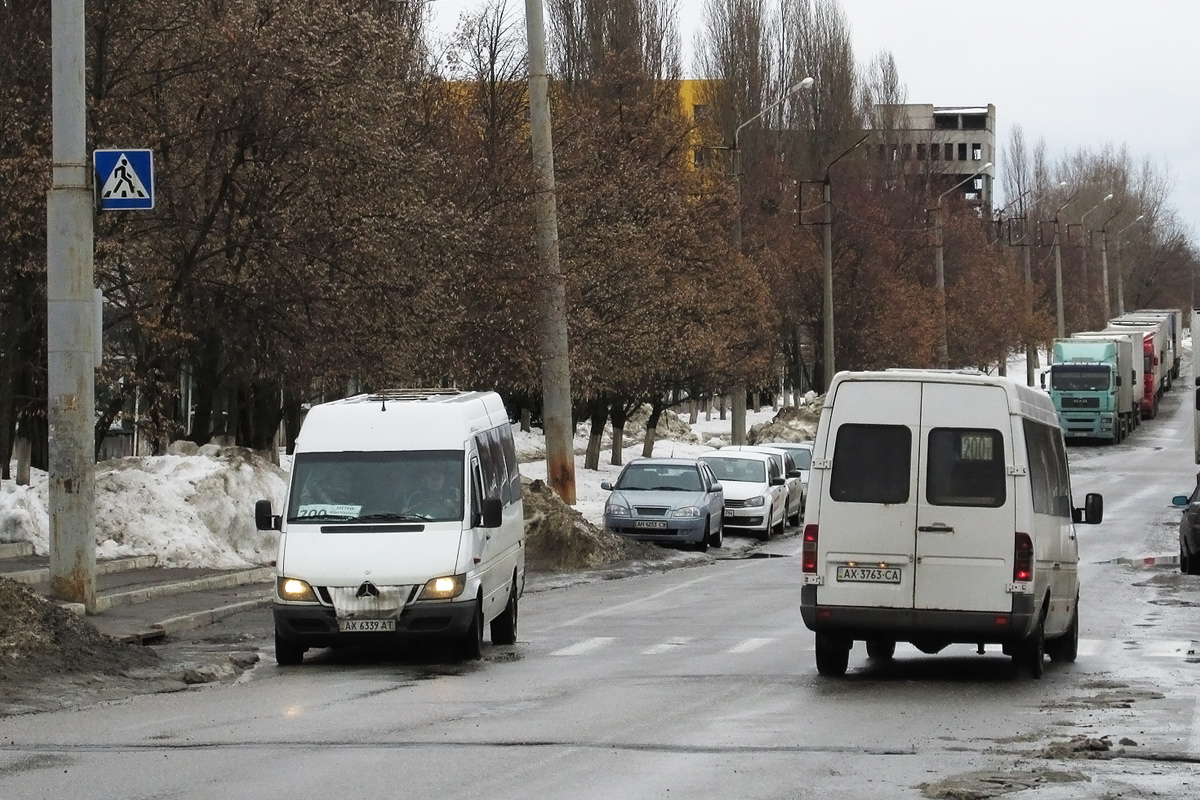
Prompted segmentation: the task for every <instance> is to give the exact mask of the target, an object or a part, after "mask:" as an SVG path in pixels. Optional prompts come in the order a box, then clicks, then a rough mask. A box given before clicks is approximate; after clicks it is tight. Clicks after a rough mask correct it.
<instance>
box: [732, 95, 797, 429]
mask: <svg viewBox="0 0 1200 800" xmlns="http://www.w3.org/2000/svg"><path fill="white" fill-rule="evenodd" d="M812 85H813V79H812V78H805V79H804V80H802V81H800V82H799V83H797V84H795V85H793V86H792V87H791V88H789V89H788V90H787V91H786V92H784V93H783V96H782V97H780V98H779V99H778V100H776V101H775V102H774V103H772V104H771V105H769V106H766V107H765V108H763V109H762V110H761V111H759V112H758V113H757V114H755V115H754V116H752V117H750V119H748V120H746V121H745V122H743V123H742V124H740V125H738V126H737V127H736V128H734V129H733V177H734V180H736V181H737V200H738V202H737V216H736V217H735V219H734V221H733V246H734V250H735V251H736V252H737V255H738V257H741V255H742V149H741V147H739V146H738V140H739V138H740V136H741V133H742V129H743V128H745V127H746V126H747V125H749V124H750V123H752V122H754V121H755V120H757V119H758V118H759V117H761V116H762V115H763V114H766V113H767V112H769V111H773V110H775V109H776V108H778V107H779V106H781V105H783V103H784V102H785V101H786V100H787V99H788V98H789V97H791V96H792V95H794V94H795V93H796V92H798V91H800V90H801V89H807V88H808V87H810V86H812ZM731 399H732V403H731V412H732V413H731V416H732V419H731V420H730V433H729V438H730V442H731V443H732V444H745V443H746V387H745V385H744V384H738V385H737V386H735V387H733V397H732V398H731Z"/></svg>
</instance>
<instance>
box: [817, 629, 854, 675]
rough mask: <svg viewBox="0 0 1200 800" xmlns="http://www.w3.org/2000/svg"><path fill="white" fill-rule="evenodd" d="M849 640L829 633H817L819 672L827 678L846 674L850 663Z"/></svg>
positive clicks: (851, 643) (850, 643) (850, 644)
mask: <svg viewBox="0 0 1200 800" xmlns="http://www.w3.org/2000/svg"><path fill="white" fill-rule="evenodd" d="M853 644H854V642H847V641H846V640H845V639H839V638H838V637H836V636H830V635H829V634H827V633H818V634H817V672H818V673H820V674H821V675H824V676H825V677H827V678H840V677H842V676H843V675H845V674H846V667H847V666H848V665H849V664H850V647H851V646H852V645H853Z"/></svg>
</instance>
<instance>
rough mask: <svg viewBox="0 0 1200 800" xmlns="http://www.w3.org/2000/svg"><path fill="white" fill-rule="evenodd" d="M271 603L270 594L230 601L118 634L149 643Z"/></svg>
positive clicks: (135, 641)
mask: <svg viewBox="0 0 1200 800" xmlns="http://www.w3.org/2000/svg"><path fill="white" fill-rule="evenodd" d="M269 605H271V597H270V595H269V594H266V595H264V596H263V597H261V598H259V599H258V600H243V601H242V602H240V603H230V604H229V605H224V606H218V607H217V608H208V609H205V610H204V611H196V612H193V613H191V614H180V615H179V616H177V617H168V618H166V619H164V620H160V621H158V622H155V623H153V624H152V625H150V627H149V628H146V629H145V630H141V631H135V632H133V633H127V634H123V635H121V636H117V637H115V638H117V639H118V640H120V641H122V642H128V643H130V644H141V645H145V644H149V643H151V642H155V641H158V640H159V639H164V638H166V637H167V636H170V635H172V634H176V633H182V632H183V631H190V630H195V629H196V628H203V627H204V626H206V625H212V624H213V623H215V622H219V621H220V620H222V619H225V618H226V617H231V616H233V615H234V614H241V613H242V612H243V611H254V610H257V609H259V608H265V607H267V606H269Z"/></svg>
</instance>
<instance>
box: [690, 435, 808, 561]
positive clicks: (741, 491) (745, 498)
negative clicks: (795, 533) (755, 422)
mask: <svg viewBox="0 0 1200 800" xmlns="http://www.w3.org/2000/svg"><path fill="white" fill-rule="evenodd" d="M699 460H700V461H703V462H704V463H705V464H708V466H709V467H710V468H712V471H713V474H714V475H716V476H717V480H719V481H720V482H721V486H722V488H723V489H724V490H725V521H724V527H725V528H726V529H728V530H729V532H731V533H732V532H734V531H735V530H747V531H750V532H752V533H754V534H755V535H757V536H758V538H759V539H761V540H762V541H764V542H765V541H767V540H768V539H770V538H771V534H772V533H783V529H784V525H786V524H787V494H786V493H785V492H786V488H785V479H784V477H783V472H782V470H781V469H780V468H779V467H778V466H777V465H776V461H775V459H773V458H772V457H771V455H770V454H769V453H760V452H754V451H747V450H741V449H738V450H735V449H733V448H729V447H723V448H721V449H720V450H713V451H710V452H707V453H701V454H700V456H699Z"/></svg>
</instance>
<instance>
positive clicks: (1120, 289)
mask: <svg viewBox="0 0 1200 800" xmlns="http://www.w3.org/2000/svg"><path fill="white" fill-rule="evenodd" d="M1145 216H1146V215H1145V214H1138V218H1137V219H1135V220H1134V221H1133V222H1131V223H1129V224H1128V225H1126V226H1125V227H1124V228H1121V230H1119V231H1117V236H1116V239H1117V316H1118V317H1120V316H1122V315H1124V314H1125V273H1124V269H1123V267H1122V264H1121V237H1122V236H1123V235H1124V234H1125V231H1127V230H1129V229H1130V228H1132V227H1133V226H1134V225H1137V224H1138V223H1139V222H1141V221H1142V220H1143V219H1144V218H1145ZM1109 319H1112V317H1109Z"/></svg>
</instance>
